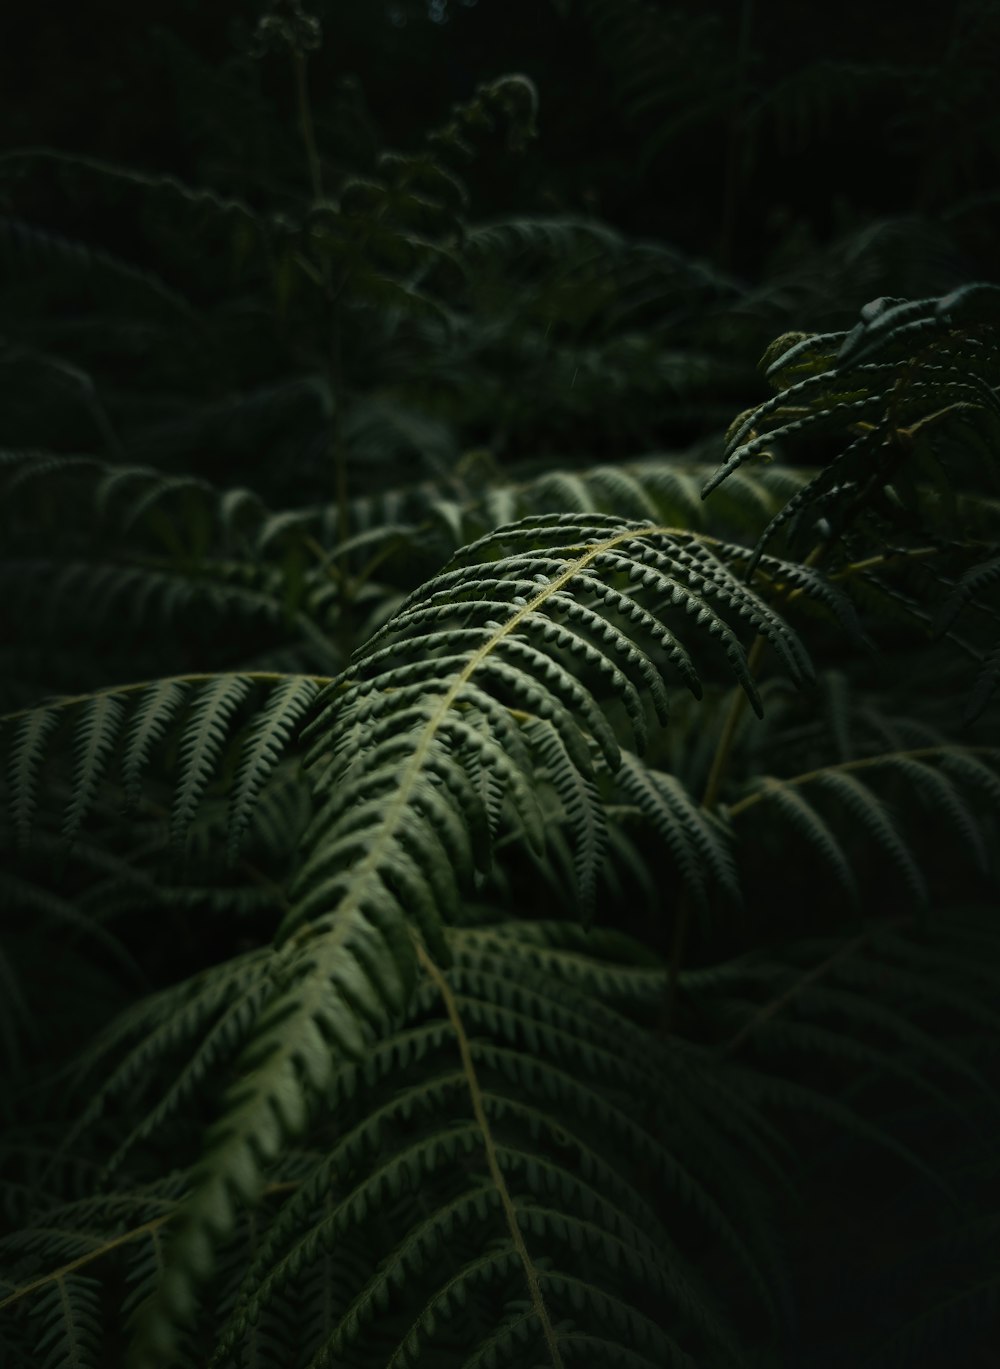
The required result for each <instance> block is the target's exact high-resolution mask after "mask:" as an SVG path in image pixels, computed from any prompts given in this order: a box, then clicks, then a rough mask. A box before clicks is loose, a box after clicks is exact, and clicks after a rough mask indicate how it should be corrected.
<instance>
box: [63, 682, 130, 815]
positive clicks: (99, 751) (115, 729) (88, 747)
mask: <svg viewBox="0 0 1000 1369" xmlns="http://www.w3.org/2000/svg"><path fill="white" fill-rule="evenodd" d="M124 719H125V706H124V704H123V703H122V702H121V700H120V699H116V698H115V696H114V695H113V694H111V693H107V694H96V695H95V696H94V697H93V698H92V699H90V700H88V702H87V704H86V705H85V707H84V710H83V715H82V717H81V718H80V721H79V723H78V724H77V734H76V738H77V739H76V765H75V768H74V775H73V798H72V800H71V802H70V805H69V807H68V808H67V810H66V817H65V819H64V821H63V836H64V837H66V839H67V840H68V841H72V840H73V838H74V837H75V836H76V834H77V832H78V831H79V829H80V824H81V823H82V822H83V819H84V818H85V817H86V815H87V813H88V812H89V810H90V806H91V804H92V803H93V800H94V795H95V794H96V793H97V787H98V785H99V784H100V782H101V780H102V779H103V777H104V774H105V772H106V770H107V768H108V765H109V763H110V760H111V755H112V752H113V750H114V747H115V743H116V741H117V739H118V734H119V732H120V731H121V727H122V723H123V721H124Z"/></svg>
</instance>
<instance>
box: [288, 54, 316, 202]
mask: <svg viewBox="0 0 1000 1369" xmlns="http://www.w3.org/2000/svg"><path fill="white" fill-rule="evenodd" d="M292 63H293V65H294V68H295V102H296V105H297V107H298V113H299V130H300V132H301V133H302V142H303V144H304V145H305V149H306V161H307V162H308V164H309V181H310V184H311V186H312V193H313V199H314V200H321V199H322V198H323V168H322V163H321V162H320V159H319V152H318V150H317V148H316V132H315V129H314V128H313V120H312V111H311V109H310V108H309V86H308V80H307V77H306V59H305V54H304V53H302V52H298V51H293V53H292Z"/></svg>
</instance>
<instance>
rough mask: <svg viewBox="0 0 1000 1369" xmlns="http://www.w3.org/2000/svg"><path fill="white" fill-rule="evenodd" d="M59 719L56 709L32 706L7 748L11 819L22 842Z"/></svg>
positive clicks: (29, 822) (34, 805)
mask: <svg viewBox="0 0 1000 1369" xmlns="http://www.w3.org/2000/svg"><path fill="white" fill-rule="evenodd" d="M58 721H59V712H58V710H57V709H55V708H45V707H42V708H33V709H32V710H31V711H30V712H29V713H26V714H24V716H23V717H22V718H21V720H20V721H19V722H18V724H17V727H16V730H15V733H14V740H13V743H12V744H11V749H10V795H11V796H10V803H11V819H12V821H13V823H14V830H15V831H16V833H17V839H18V842H19V843H20V844H21V845H25V844H26V843H27V841H28V837H29V835H30V833H31V822H32V819H33V817H34V815H35V808H36V807H37V798H36V793H37V788H38V775H39V770H40V768H41V764H42V758H43V756H44V753H45V744H46V742H47V741H48V740H49V737H50V736H51V735H52V733H53V731H54V730H55V727H56V724H57V723H58Z"/></svg>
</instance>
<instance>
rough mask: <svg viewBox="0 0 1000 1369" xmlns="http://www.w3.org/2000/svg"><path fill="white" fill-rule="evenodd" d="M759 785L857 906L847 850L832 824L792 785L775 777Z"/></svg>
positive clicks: (856, 896) (763, 779)
mask: <svg viewBox="0 0 1000 1369" xmlns="http://www.w3.org/2000/svg"><path fill="white" fill-rule="evenodd" d="M760 783H761V790H760V792H761V793H762V794H763V795H764V796H765V797H766V798H767V799H768V800H770V801H771V802H773V803H774V804H775V806H776V807H777V808H778V809H779V810H780V811H781V813H782V814H783V815H784V817H785V818H787V820H788V823H789V825H790V826H791V827H794V828H795V829H796V830H797V831H798V832H799V833H800V834H801V836H802V837H803V838H804V839H805V840H806V841H807V842H808V843H809V845H810V846H811V847H813V848H814V849H815V851H816V852H817V853H818V854H819V856H820V858H821V859H822V860H823V861H824V862H825V863H826V864H827V865H828V866H829V868H830V869H831V870H832V871H833V873H834V875H835V876H836V878H837V880H838V882H839V884H840V886H841V888H842V889H843V890H844V891H845V893H846V894H847V896H848V898H849V899H850V900H851V903H852V904H853V905H854V906H855V907H856V906H857V905H858V898H859V894H858V886H857V882H856V881H855V878H854V873H853V871H852V870H851V865H850V861H849V860H848V859H847V856H846V854H845V853H844V848H843V847H842V846H841V844H840V842H839V841H838V840H837V838H836V836H835V835H834V833H833V831H832V830H831V828H830V825H829V823H827V822H826V820H825V819H824V818H823V816H822V815H821V814H820V813H818V812H817V811H816V809H815V808H814V807H813V805H812V804H811V803H810V802H809V800H808V799H807V798H806V797H805V796H804V795H803V794H801V793H800V792H799V791H798V789H797V788H796V787H794V786H793V785H791V784H788V783H786V782H784V781H782V780H779V779H776V778H775V777H774V776H773V775H765V776H763V777H762V779H761V782H760Z"/></svg>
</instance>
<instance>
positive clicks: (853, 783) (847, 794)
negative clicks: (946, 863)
mask: <svg viewBox="0 0 1000 1369" xmlns="http://www.w3.org/2000/svg"><path fill="white" fill-rule="evenodd" d="M815 782H816V783H817V784H819V785H821V786H822V787H823V788H826V789H829V790H830V791H831V792H832V793H834V794H836V795H837V797H838V798H840V799H841V800H842V802H843V803H844V806H845V807H846V808H847V810H848V812H850V813H852V814H853V815H854V816H855V817H856V818H857V819H858V821H859V822H860V823H861V824H862V826H863V827H864V828H865V830H866V831H867V832H868V833H869V834H870V835H871V836H872V837H874V839H875V840H876V841H877V842H878V844H879V846H881V848H882V849H883V850H884V851H885V853H886V855H887V856H888V857H889V859H890V860H891V861H892V863H893V864H894V865H895V866H896V868H897V870H898V871H899V873H900V875H901V876H902V877H903V880H904V882H905V883H906V886H907V888H908V889H909V891H910V893H911V894H912V896H913V898H914V901H915V902H916V904H917V906H918V907H925V906H926V904H927V885H926V883H925V882H924V878H923V875H922V874H921V873H920V867H919V866H918V865H917V862H916V861H915V860H914V858H913V853H912V851H911V850H910V848H909V846H908V845H907V843H906V841H905V840H904V839H903V837H902V836H901V835H900V833H899V830H898V828H897V827H896V824H895V822H894V821H893V819H892V817H891V815H890V813H889V810H888V808H887V807H886V805H885V804H884V803H883V802H882V801H881V800H880V799H879V798H878V797H877V796H876V795H875V794H873V793H872V791H871V790H870V789H869V788H868V786H867V785H865V784H863V783H862V782H861V781H860V780H859V779H858V778H857V776H856V775H852V774H849V773H847V772H845V771H843V770H836V769H832V768H831V769H829V770H823V771H820V772H819V773H818V774H817V775H816V781H815Z"/></svg>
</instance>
